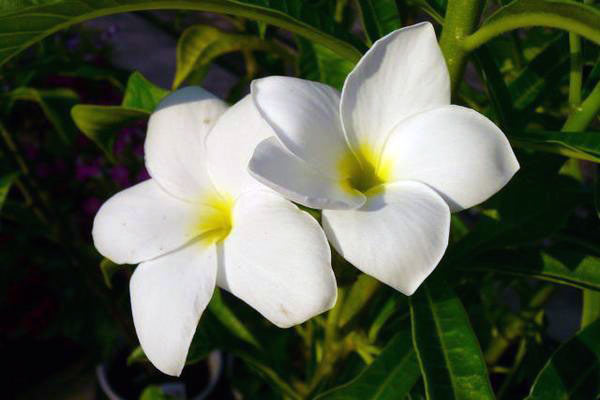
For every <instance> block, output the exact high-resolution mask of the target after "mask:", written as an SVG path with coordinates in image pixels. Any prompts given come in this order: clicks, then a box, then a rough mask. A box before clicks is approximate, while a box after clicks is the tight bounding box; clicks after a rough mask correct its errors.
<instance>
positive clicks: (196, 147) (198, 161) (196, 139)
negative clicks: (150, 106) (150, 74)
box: [144, 86, 227, 201]
mask: <svg viewBox="0 0 600 400" xmlns="http://www.w3.org/2000/svg"><path fill="white" fill-rule="evenodd" d="M226 109H227V106H226V104H225V103H224V102H223V101H221V100H219V99H218V98H217V97H215V96H214V95H212V94H211V93H209V92H207V91H205V90H204V89H202V88H200V87H195V86H190V87H187V88H184V89H180V90H177V91H176V92H174V93H172V94H171V95H169V96H167V97H166V98H164V99H163V100H162V101H161V102H160V104H159V105H158V107H157V109H156V111H154V112H153V113H152V115H151V116H150V120H149V121H148V132H147V136H146V143H145V146H144V151H145V157H146V168H147V169H148V173H149V174H150V176H151V177H152V178H154V179H156V181H157V182H158V183H159V184H160V185H161V186H162V187H163V188H164V189H165V190H167V191H168V192H169V193H171V194H172V195H174V196H177V197H179V198H181V199H185V200H192V201H195V200H197V199H198V198H200V197H201V196H202V195H203V194H205V193H206V192H207V191H210V190H211V189H212V185H211V182H210V179H209V176H208V172H207V168H206V154H205V153H206V151H205V145H204V140H205V138H206V135H207V134H208V132H209V131H210V129H211V128H212V127H213V125H214V124H215V122H216V121H217V118H219V116H220V115H221V114H222V113H223V112H225V110H226Z"/></svg>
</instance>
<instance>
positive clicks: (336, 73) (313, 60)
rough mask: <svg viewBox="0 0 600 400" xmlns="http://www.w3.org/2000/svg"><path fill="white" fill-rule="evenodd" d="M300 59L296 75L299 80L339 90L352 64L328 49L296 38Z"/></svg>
mask: <svg viewBox="0 0 600 400" xmlns="http://www.w3.org/2000/svg"><path fill="white" fill-rule="evenodd" d="M297 42H298V48H299V49H300V57H298V75H299V76H300V77H301V78H304V79H309V80H312V81H318V82H322V83H326V84H328V85H330V86H333V87H334V88H336V89H338V90H341V89H342V86H344V81H345V80H346V76H348V74H349V73H350V72H351V71H352V68H354V63H352V62H350V61H348V60H346V59H343V58H341V57H339V56H338V55H336V54H335V53H334V52H332V51H331V50H329V49H328V48H326V47H324V46H321V45H319V44H316V43H312V42H311V41H309V40H306V39H304V38H302V37H297Z"/></svg>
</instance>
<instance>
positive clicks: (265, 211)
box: [218, 191, 337, 328]
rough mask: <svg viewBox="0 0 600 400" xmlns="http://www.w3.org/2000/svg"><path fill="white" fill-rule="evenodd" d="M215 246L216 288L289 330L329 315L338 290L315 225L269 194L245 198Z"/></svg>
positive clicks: (251, 194) (249, 194)
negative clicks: (216, 253)
mask: <svg viewBox="0 0 600 400" xmlns="http://www.w3.org/2000/svg"><path fill="white" fill-rule="evenodd" d="M233 219H234V221H235V224H234V226H233V229H232V230H231V233H230V234H229V236H228V237H227V239H226V240H225V241H224V242H223V243H222V244H220V245H219V248H220V251H219V273H218V285H219V286H221V287H222V288H224V289H226V290H228V291H229V292H231V293H232V294H234V295H235V296H237V297H239V298H240V299H242V300H243V301H245V302H246V303H248V304H249V305H250V306H252V307H253V308H254V309H256V310H257V311H258V312H260V313H261V314H262V315H263V316H264V317H265V318H267V319H268V320H270V321H271V322H272V323H273V324H275V325H277V326H279V327H282V328H287V327H290V326H293V325H296V324H299V323H302V322H304V321H306V320H307V319H309V318H312V317H314V316H315V315H317V314H319V313H321V312H324V311H326V310H328V309H330V308H331V307H332V306H333V304H334V303H335V299H336V294H337V289H336V282H335V277H334V275H333V271H332V269H331V254H330V250H329V245H328V244H327V240H326V238H325V235H324V234H323V231H322V230H321V228H320V226H319V224H318V223H317V221H316V220H315V219H313V218H312V217H311V216H310V215H309V214H308V213H306V212H304V211H301V210H299V209H298V208H297V207H296V206H295V205H293V204H292V203H290V202H289V201H286V200H285V199H283V198H282V197H281V196H279V195H277V194H274V193H272V192H268V191H264V192H263V191H253V192H247V193H245V194H243V195H242V196H241V197H240V198H239V199H238V201H237V202H236V205H235V209H234V216H233Z"/></svg>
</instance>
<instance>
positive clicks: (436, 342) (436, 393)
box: [410, 275, 494, 400]
mask: <svg viewBox="0 0 600 400" xmlns="http://www.w3.org/2000/svg"><path fill="white" fill-rule="evenodd" d="M410 317H411V321H412V336H413V343H414V346H415V350H416V353H417V357H418V360H419V365H420V367H421V374H422V375H423V381H424V383H425V391H426V393H427V398H428V399H430V400H433V399H459V400H468V399H476V400H482V399H493V398H494V393H493V391H492V388H491V386H490V382H489V380H488V372H487V368H486V366H485V362H484V361H483V356H482V354H481V349H480V348H479V343H478V341H477V338H476V337H475V334H474V333H473V329H472V328H471V324H470V322H469V318H468V316H467V313H466V311H465V309H464V308H463V305H462V303H461V301H460V299H459V298H458V297H457V296H456V294H454V291H453V290H452V289H451V288H450V287H449V286H448V285H447V284H446V282H444V281H443V280H442V279H440V277H439V276H435V275H432V276H430V277H429V278H428V279H427V281H426V282H425V283H424V284H422V285H421V287H420V288H419V290H418V291H417V293H416V294H415V295H413V296H412V297H411V298H410Z"/></svg>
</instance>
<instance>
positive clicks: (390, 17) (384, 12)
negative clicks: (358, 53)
mask: <svg viewBox="0 0 600 400" xmlns="http://www.w3.org/2000/svg"><path fill="white" fill-rule="evenodd" d="M358 5H359V11H360V17H361V20H362V24H363V27H364V28H365V32H366V34H367V38H368V39H369V42H371V43H373V42H375V41H376V40H377V39H379V38H380V37H382V36H385V35H387V34H388V33H390V32H392V31H394V30H396V29H398V28H401V27H402V21H401V20H400V13H399V12H398V6H397V5H396V1H395V0H358Z"/></svg>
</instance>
